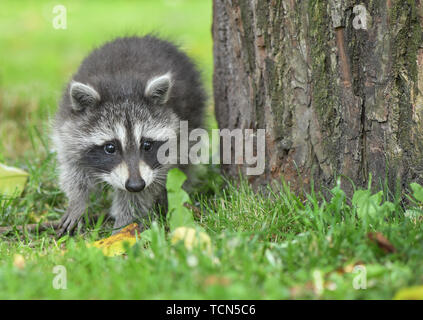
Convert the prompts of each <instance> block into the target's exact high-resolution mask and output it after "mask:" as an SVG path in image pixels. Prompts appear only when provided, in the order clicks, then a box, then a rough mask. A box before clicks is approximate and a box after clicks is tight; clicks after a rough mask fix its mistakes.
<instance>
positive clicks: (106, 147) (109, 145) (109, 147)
mask: <svg viewBox="0 0 423 320" xmlns="http://www.w3.org/2000/svg"><path fill="white" fill-rule="evenodd" d="M104 152H106V153H107V154H114V153H115V152H116V147H115V145H114V144H113V143H106V144H105V145H104Z"/></svg>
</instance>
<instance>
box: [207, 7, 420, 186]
mask: <svg viewBox="0 0 423 320" xmlns="http://www.w3.org/2000/svg"><path fill="white" fill-rule="evenodd" d="M359 4H362V5H364V6H365V8H366V9H367V12H368V16H367V18H368V19H367V30H363V29H356V28H354V27H353V23H352V22H353V19H354V18H355V17H356V13H354V12H353V8H354V6H356V5H359ZM422 7H423V5H422V0H420V1H419V0H374V1H355V0H344V1H342V0H330V1H327V0H308V1H306V0H304V1H295V0H279V1H278V0H214V17H213V38H214V63H215V66H214V67H215V72H214V97H215V111H216V118H217V121H218V124H219V127H220V128H229V129H234V128H241V129H247V128H253V129H258V128H262V129H266V170H265V173H264V174H263V175H261V176H250V177H249V180H250V182H251V183H253V185H255V186H257V185H262V184H268V183H269V182H270V181H271V180H280V178H281V177H283V178H284V179H285V180H286V181H288V182H289V183H290V185H291V187H292V188H293V189H294V190H300V189H303V188H305V189H306V190H309V188H310V186H311V184H312V183H314V185H315V186H326V187H330V186H332V185H333V184H334V182H335V181H336V177H337V176H341V177H344V176H345V177H348V178H349V179H351V180H352V182H354V184H355V185H356V186H365V185H366V184H367V183H368V179H369V174H371V175H372V177H373V179H372V181H373V183H377V184H379V183H381V182H382V183H384V182H385V181H387V182H388V184H389V187H390V188H392V189H394V188H395V187H396V186H398V183H400V184H401V185H403V186H404V185H407V184H408V183H409V182H410V181H419V182H423V179H422V178H423V95H422V92H423V35H422V28H423V18H422V16H423V14H422V12H423V8H422ZM240 169H241V171H242V172H245V171H244V170H245V167H244V166H242V165H241V166H239V165H224V166H223V170H224V171H225V172H226V173H227V174H229V175H231V176H237V175H238V173H239V170H240ZM341 181H342V184H343V187H344V188H345V189H346V190H347V191H351V190H352V184H351V183H350V182H349V180H348V179H346V178H342V179H341Z"/></svg>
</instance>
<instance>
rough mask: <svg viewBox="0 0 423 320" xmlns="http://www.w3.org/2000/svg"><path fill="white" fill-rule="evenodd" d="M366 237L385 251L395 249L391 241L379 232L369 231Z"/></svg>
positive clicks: (389, 251) (391, 251) (393, 250)
mask: <svg viewBox="0 0 423 320" xmlns="http://www.w3.org/2000/svg"><path fill="white" fill-rule="evenodd" d="M367 237H368V238H369V239H370V241H372V242H374V243H376V244H377V246H378V247H379V248H380V249H382V250H383V251H384V252H385V253H394V252H396V251H397V250H396V249H395V247H394V246H393V245H392V243H390V242H389V240H388V239H386V238H385V236H384V235H383V234H381V233H380V232H369V233H368V234H367Z"/></svg>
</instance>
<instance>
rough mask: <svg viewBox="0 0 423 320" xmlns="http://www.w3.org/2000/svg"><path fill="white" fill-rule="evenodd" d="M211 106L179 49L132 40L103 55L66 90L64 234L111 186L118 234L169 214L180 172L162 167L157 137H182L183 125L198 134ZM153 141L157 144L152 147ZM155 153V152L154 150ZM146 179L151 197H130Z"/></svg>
mask: <svg viewBox="0 0 423 320" xmlns="http://www.w3.org/2000/svg"><path fill="white" fill-rule="evenodd" d="M204 105H205V94H204V90H203V87H202V85H201V82H200V76H199V73H198V72H197V71H196V69H195V66H194V65H193V63H192V62H191V61H190V59H189V58H188V57H187V56H186V55H185V54H184V53H182V52H181V51H179V50H178V49H177V48H176V47H175V46H174V45H173V44H171V43H169V42H167V41H164V40H159V39H157V38H155V37H152V36H145V37H142V38H139V37H128V38H118V39H116V40H114V41H112V42H109V43H106V44H105V45H103V46H102V47H100V48H98V49H95V50H94V51H93V52H92V53H91V54H90V55H89V56H88V57H87V58H86V59H85V60H84V61H83V62H82V64H81V66H80V68H79V70H78V72H77V73H76V74H75V75H74V76H73V78H72V79H71V81H70V82H69V84H68V86H67V88H66V89H65V92H64V93H63V97H62V100H61V103H60V107H59V110H58V112H57V114H56V118H55V121H54V124H53V135H52V139H53V144H54V147H55V150H56V151H57V158H58V162H59V171H60V186H61V188H62V190H63V191H64V192H65V193H66V195H67V197H68V198H69V206H68V209H67V211H66V213H65V215H64V216H63V217H62V220H61V228H60V230H59V232H58V234H59V235H62V234H64V233H65V232H70V231H72V230H73V229H74V227H75V226H76V225H77V223H78V221H79V220H80V218H81V216H82V215H83V213H84V212H85V210H86V207H87V201H88V198H89V193H90V192H91V191H92V190H93V189H95V188H98V187H101V185H102V184H104V183H108V184H111V185H112V186H113V187H114V190H115V191H114V196H113V204H112V208H111V215H112V216H113V217H114V218H115V227H116V228H121V227H123V226H125V225H127V224H129V223H131V222H132V221H134V220H136V219H137V218H140V217H141V218H142V217H145V216H146V215H147V214H148V212H149V211H150V210H151V209H152V208H153V207H154V206H155V205H157V204H163V205H164V206H166V203H165V202H166V201H165V199H166V190H165V182H166V176H167V171H168V170H169V169H170V168H171V167H172V166H171V165H158V164H157V163H156V162H155V161H154V156H152V155H153V154H152V152H154V148H155V147H156V146H157V145H158V144H159V143H162V142H161V141H155V140H156V139H154V137H155V136H157V137H159V136H161V131H162V130H163V129H171V130H174V131H175V132H176V133H178V131H179V121H180V120H187V121H188V126H189V129H190V130H191V129H193V128H197V127H201V126H202V123H203V112H204ZM143 133H145V136H143ZM147 136H148V139H149V140H151V138H153V140H154V141H147V142H145V140H147ZM157 140H160V139H157ZM110 143H111V144H112V146H109V147H108V148H106V144H109V145H110ZM149 145H153V149H151V148H150V149H149V150H147V147H148V146H149ZM144 146H146V147H145V150H144V149H143V148H144ZM106 150H107V152H109V151H110V150H112V151H114V150H116V151H114V153H113V154H110V153H108V154H106V152H105V151H106ZM140 175H141V179H143V180H145V181H146V182H147V183H146V186H145V189H144V190H142V191H140V192H136V193H135V192H129V191H127V190H125V183H124V179H126V178H131V179H132V178H133V177H134V176H138V177H137V178H138V179H139V178H140ZM132 191H133V190H132Z"/></svg>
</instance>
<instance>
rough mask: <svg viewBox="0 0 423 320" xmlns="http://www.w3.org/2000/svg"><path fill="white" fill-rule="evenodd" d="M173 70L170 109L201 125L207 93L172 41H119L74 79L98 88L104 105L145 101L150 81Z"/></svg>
mask: <svg viewBox="0 0 423 320" xmlns="http://www.w3.org/2000/svg"><path fill="white" fill-rule="evenodd" d="M169 71H170V72H171V73H172V77H173V87H172V91H171V95H170V97H169V102H168V104H169V106H171V107H172V108H173V109H174V111H175V112H176V114H177V115H178V116H179V117H180V118H181V119H182V120H188V121H189V123H190V127H199V126H201V124H202V116H203V109H204V103H205V93H204V90H203V87H202V85H201V80H200V74H199V72H198V71H197V70H196V67H195V65H194V64H193V63H192V62H191V60H190V59H189V58H188V56H187V55H186V54H184V53H183V52H181V51H180V50H179V49H178V48H177V47H176V46H175V45H173V44H172V43H170V42H168V41H165V40H161V39H158V38H155V37H153V36H145V37H125V38H117V39H115V40H114V41H111V42H108V43H106V44H104V45H103V46H101V47H100V48H98V49H95V50H94V51H93V52H92V53H91V54H90V55H89V56H88V57H87V58H85V60H84V61H83V62H82V64H81V66H80V67H79V69H78V72H77V73H76V74H75V75H74V77H73V80H75V81H79V82H82V83H86V84H89V85H91V86H92V87H94V88H95V89H96V90H97V91H98V93H99V94H100V96H101V100H102V102H107V101H114V102H118V101H124V100H130V101H131V100H132V101H135V102H141V101H142V100H143V99H144V96H143V93H144V89H145V86H146V83H147V81H148V80H149V79H151V78H152V77H154V76H159V75H162V74H165V73H167V72H169Z"/></svg>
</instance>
